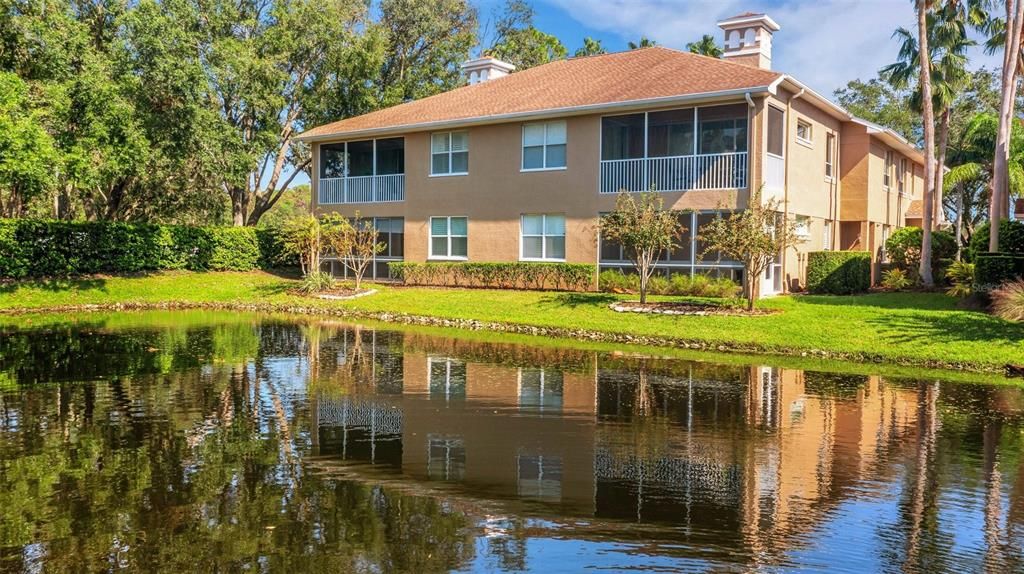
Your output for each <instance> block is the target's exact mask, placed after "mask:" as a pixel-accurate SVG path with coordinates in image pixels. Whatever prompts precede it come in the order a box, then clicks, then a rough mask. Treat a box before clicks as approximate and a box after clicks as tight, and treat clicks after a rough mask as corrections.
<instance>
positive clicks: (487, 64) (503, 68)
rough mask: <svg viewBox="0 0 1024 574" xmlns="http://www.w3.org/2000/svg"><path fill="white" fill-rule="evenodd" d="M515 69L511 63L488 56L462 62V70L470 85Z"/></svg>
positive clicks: (498, 76) (493, 78)
mask: <svg viewBox="0 0 1024 574" xmlns="http://www.w3.org/2000/svg"><path fill="white" fill-rule="evenodd" d="M515 69H516V67H515V66H513V65H512V64H509V63H508V62H502V61H501V60H499V59H497V58H492V57H490V56H484V57H482V58H476V59H473V60H467V61H466V62H465V63H463V64H462V72H463V73H464V74H466V77H467V78H469V84H470V85H473V84H479V83H481V82H486V81H489V80H496V79H498V78H501V77H503V76H507V75H509V74H510V73H512V70H515Z"/></svg>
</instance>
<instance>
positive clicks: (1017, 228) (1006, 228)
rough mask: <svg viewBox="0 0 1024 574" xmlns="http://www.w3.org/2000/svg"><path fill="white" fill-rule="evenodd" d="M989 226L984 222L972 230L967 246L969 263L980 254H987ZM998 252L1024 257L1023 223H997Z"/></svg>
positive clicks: (1007, 221) (1009, 221)
mask: <svg viewBox="0 0 1024 574" xmlns="http://www.w3.org/2000/svg"><path fill="white" fill-rule="evenodd" d="M990 229H991V225H990V223H989V222H987V221H986V222H985V223H983V224H981V225H979V226H978V227H977V229H975V230H974V235H971V242H970V243H969V244H968V246H967V258H968V259H969V260H971V261H974V259H975V258H976V257H977V256H978V255H979V254H981V253H988V236H989V230H990ZM999 252H1000V253H1010V254H1013V255H1024V221H1014V220H1009V219H1004V220H1003V221H1001V222H1000V223H999Z"/></svg>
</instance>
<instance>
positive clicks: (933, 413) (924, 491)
mask: <svg viewBox="0 0 1024 574" xmlns="http://www.w3.org/2000/svg"><path fill="white" fill-rule="evenodd" d="M938 399H939V386H938V383H932V384H925V383H921V385H920V387H919V388H918V417H917V421H918V422H917V429H918V444H917V469H916V473H915V475H914V477H913V479H912V480H913V492H912V498H911V502H910V508H909V510H908V511H907V512H906V515H905V518H906V519H907V520H909V521H910V532H909V534H908V536H907V540H906V546H907V549H906V556H905V563H904V569H905V570H915V571H916V570H919V569H920V568H919V566H920V563H921V555H920V552H921V538H922V531H923V530H924V528H925V527H926V524H930V525H932V526H934V525H936V524H937V521H934V520H932V521H926V517H927V516H926V515H927V514H931V513H932V512H934V511H935V510H936V504H935V502H936V499H937V498H938V493H937V492H936V490H937V488H936V485H935V484H933V482H934V477H935V473H934V472H929V471H930V470H932V467H933V466H934V464H935V449H936V438H937V435H938V429H939V422H938Z"/></svg>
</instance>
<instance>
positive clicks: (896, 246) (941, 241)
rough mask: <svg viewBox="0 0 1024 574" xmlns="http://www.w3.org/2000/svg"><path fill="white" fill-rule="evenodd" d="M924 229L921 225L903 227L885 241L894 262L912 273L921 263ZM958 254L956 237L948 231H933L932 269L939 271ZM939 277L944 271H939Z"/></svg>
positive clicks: (914, 272)
mask: <svg viewBox="0 0 1024 574" xmlns="http://www.w3.org/2000/svg"><path fill="white" fill-rule="evenodd" d="M923 238H924V231H922V230H921V228H920V227H903V228H900V229H897V230H896V231H893V233H892V235H891V236H889V239H888V240H887V241H886V242H885V251H886V253H887V254H888V255H889V260H890V261H891V262H892V264H893V265H894V266H896V267H898V268H900V269H903V270H905V271H910V272H911V273H912V274H915V275H916V273H917V270H918V267H919V266H920V265H921V240H922V239H923ZM955 256H956V238H955V237H953V234H952V233H949V232H947V231H941V230H935V231H932V269H934V270H936V271H938V270H940V269H942V268H944V267H946V263H947V262H948V261H949V260H952V259H953V258H954V257H955ZM936 276H937V277H941V276H942V273H940V272H937V273H936Z"/></svg>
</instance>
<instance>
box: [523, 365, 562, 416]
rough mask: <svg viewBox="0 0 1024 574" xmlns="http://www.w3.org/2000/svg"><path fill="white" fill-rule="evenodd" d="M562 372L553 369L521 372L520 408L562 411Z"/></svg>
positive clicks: (524, 370)
mask: <svg viewBox="0 0 1024 574" xmlns="http://www.w3.org/2000/svg"><path fill="white" fill-rule="evenodd" d="M562 384H563V376H562V372H561V371H554V370H551V369H546V370H545V369H520V370H519V408H520V409H523V410H537V411H560V410H561V409H562Z"/></svg>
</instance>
